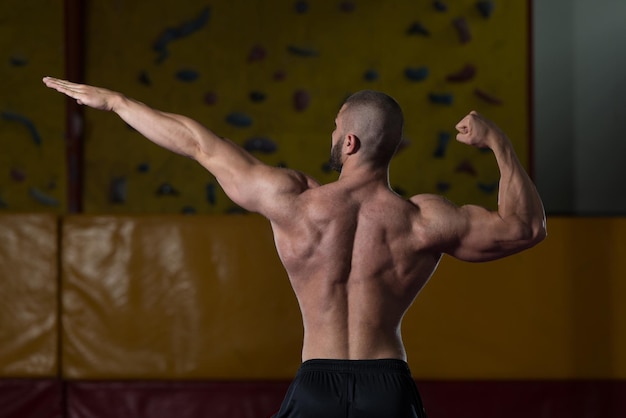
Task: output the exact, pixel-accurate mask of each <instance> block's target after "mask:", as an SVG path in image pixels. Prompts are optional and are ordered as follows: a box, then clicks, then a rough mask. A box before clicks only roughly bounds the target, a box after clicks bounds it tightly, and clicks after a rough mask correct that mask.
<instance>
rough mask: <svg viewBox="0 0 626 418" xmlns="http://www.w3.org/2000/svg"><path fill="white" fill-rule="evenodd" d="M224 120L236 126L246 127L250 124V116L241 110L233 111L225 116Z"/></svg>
mask: <svg viewBox="0 0 626 418" xmlns="http://www.w3.org/2000/svg"><path fill="white" fill-rule="evenodd" d="M226 122H227V123H229V124H230V125H232V126H236V127H238V128H248V127H250V126H252V118H251V117H250V116H248V115H247V114H245V113H242V112H233V113H230V114H229V115H228V116H226Z"/></svg>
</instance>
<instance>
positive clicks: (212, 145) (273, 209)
mask: <svg viewBox="0 0 626 418" xmlns="http://www.w3.org/2000/svg"><path fill="white" fill-rule="evenodd" d="M43 82H44V84H45V85H46V86H48V87H50V88H53V89H55V90H57V91H59V92H61V93H63V94H65V95H67V96H69V97H71V98H73V99H75V100H76V101H77V102H78V103H79V104H83V105H86V106H89V107H92V108H95V109H99V110H105V111H112V112H115V113H116V114H117V115H119V117H120V118H122V119H123V120H124V121H125V122H126V123H128V124H129V125H130V126H132V127H133V128H134V129H136V130H137V131H138V132H139V133H141V134H142V135H143V136H145V137H146V138H148V139H149V140H150V141H152V142H154V143H155V144H157V145H159V146H161V147H163V148H166V149H168V150H170V151H172V152H175V153H177V154H181V155H184V156H187V157H190V158H193V159H195V160H197V161H198V162H199V163H200V164H202V165H203V166H204V167H205V168H206V169H207V170H209V171H210V172H211V173H212V174H213V175H214V176H215V177H216V179H217V180H218V182H219V183H220V185H221V186H222V188H223V189H224V191H225V193H226V194H227V195H228V196H229V197H230V198H231V199H232V200H233V201H234V202H235V203H237V204H239V205H240V206H242V207H244V208H245V209H247V210H250V211H255V212H259V213H261V214H263V215H265V216H267V217H268V218H270V219H272V220H276V218H277V217H281V216H282V214H281V212H282V211H284V209H281V207H282V206H284V203H285V202H284V201H281V199H282V198H283V197H287V198H288V197H289V196H292V195H294V194H297V193H299V192H301V191H303V190H304V189H306V188H308V187H309V186H311V185H314V184H313V183H314V182H313V181H312V179H309V178H307V177H305V176H304V175H302V174H300V173H297V172H294V171H291V170H284V169H278V168H274V167H269V166H266V165H265V164H263V163H261V162H260V161H259V160H257V159H256V158H254V157H253V156H252V155H250V154H249V153H248V152H246V151H245V150H244V149H243V148H241V147H239V146H237V145H235V144H234V143H232V142H231V141H229V140H228V139H225V138H221V137H219V136H217V135H215V134H214V133H213V132H212V131H210V130H209V129H207V128H206V127H204V126H203V125H202V124H200V123H198V122H196V121H194V120H193V119H190V118H188V117H186V116H182V115H177V114H172V113H167V112H162V111H159V110H156V109H153V108H151V107H149V106H147V105H145V104H143V103H141V102H139V101H136V100H134V99H131V98H128V97H126V96H124V95H123V94H121V93H118V92H115V91H111V90H107V89H103V88H99V87H93V86H88V85H84V84H76V83H71V82H69V81H65V80H59V79H56V78H51V77H45V78H44V79H43ZM281 205H282V206H281Z"/></svg>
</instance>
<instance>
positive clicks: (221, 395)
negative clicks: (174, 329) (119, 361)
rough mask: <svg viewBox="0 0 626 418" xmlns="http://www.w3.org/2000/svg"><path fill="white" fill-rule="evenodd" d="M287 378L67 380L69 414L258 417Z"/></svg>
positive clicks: (275, 405) (280, 394) (267, 412)
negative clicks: (260, 380) (262, 380)
mask: <svg viewBox="0 0 626 418" xmlns="http://www.w3.org/2000/svg"><path fill="white" fill-rule="evenodd" d="M288 385H289V382H157V381H151V382H68V384H67V408H68V414H67V418H110V417H115V418H139V417H141V418H172V417H176V418H198V417H211V418H256V417H269V416H271V415H272V414H274V413H275V412H277V411H278V409H279V408H280V404H281V402H282V400H283V398H284V396H285V393H286V392H287V387H288Z"/></svg>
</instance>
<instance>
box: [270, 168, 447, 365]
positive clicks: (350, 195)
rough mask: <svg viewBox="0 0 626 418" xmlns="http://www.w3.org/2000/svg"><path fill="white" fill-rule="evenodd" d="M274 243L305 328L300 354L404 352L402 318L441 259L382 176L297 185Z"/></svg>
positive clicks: (414, 211)
mask: <svg viewBox="0 0 626 418" xmlns="http://www.w3.org/2000/svg"><path fill="white" fill-rule="evenodd" d="M291 213H292V214H293V221H292V222H289V223H288V226H281V227H278V226H277V225H274V232H275V237H276V245H277V248H278V251H279V254H280V256H281V260H282V261H283V263H284V265H285V268H286V270H287V272H288V274H289V278H290V280H291V284H292V286H293V288H294V291H295V293H296V296H297V298H298V301H299V303H300V308H301V310H302V316H303V321H304V328H305V337H304V346H303V353H302V355H303V360H307V359H311V358H335V359H376V358H396V359H402V360H404V359H405V358H406V354H405V351H404V347H403V344H402V339H401V336H400V322H401V320H402V317H403V316H404V314H405V312H406V310H407V309H408V307H409V306H410V304H411V303H412V301H413V300H414V299H415V296H416V295H417V293H418V292H419V290H420V289H421V288H422V287H423V286H424V284H425V283H426V281H427V280H428V278H429V277H430V275H431V274H432V273H433V271H434V269H435V268H436V266H437V263H438V262H439V258H440V255H439V254H438V253H433V252H427V251H426V250H425V247H426V242H425V236H424V234H423V233H422V232H423V228H424V226H423V225H421V224H420V221H419V219H420V218H419V210H418V208H417V207H416V206H414V205H413V204H411V203H410V202H408V201H406V200H404V199H402V198H401V197H399V196H398V195H396V194H395V193H393V192H392V191H391V190H390V189H389V188H388V187H387V185H386V184H385V183H383V182H381V181H369V182H362V181H350V180H348V179H343V180H339V181H337V182H335V183H331V184H328V185H324V186H320V187H315V188H312V189H309V190H307V191H306V192H304V193H302V194H301V195H300V196H299V197H298V198H297V199H296V200H295V201H294V208H293V211H292V212H291Z"/></svg>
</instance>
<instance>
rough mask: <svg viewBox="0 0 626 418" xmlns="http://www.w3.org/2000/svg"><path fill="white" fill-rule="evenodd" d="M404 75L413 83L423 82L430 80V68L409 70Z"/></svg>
mask: <svg viewBox="0 0 626 418" xmlns="http://www.w3.org/2000/svg"><path fill="white" fill-rule="evenodd" d="M404 75H405V76H406V78H408V79H409V80H411V81H423V80H425V79H427V78H428V67H420V68H411V67H409V68H407V69H405V70H404Z"/></svg>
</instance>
